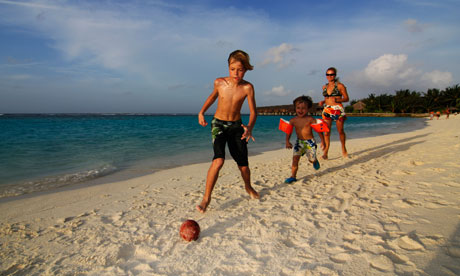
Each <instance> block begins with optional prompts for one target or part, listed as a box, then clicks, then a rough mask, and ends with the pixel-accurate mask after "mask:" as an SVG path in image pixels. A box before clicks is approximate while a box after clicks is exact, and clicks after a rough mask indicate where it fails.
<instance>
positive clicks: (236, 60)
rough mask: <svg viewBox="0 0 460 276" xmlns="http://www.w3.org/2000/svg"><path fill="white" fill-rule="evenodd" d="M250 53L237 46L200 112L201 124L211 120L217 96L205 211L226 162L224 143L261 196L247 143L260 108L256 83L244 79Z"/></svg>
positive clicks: (203, 203) (248, 187)
mask: <svg viewBox="0 0 460 276" xmlns="http://www.w3.org/2000/svg"><path fill="white" fill-rule="evenodd" d="M252 69H253V66H252V65H251V64H250V62H249V55H248V54H247V53H245V52H243V51H241V50H236V51H234V52H232V53H231V54H230V56H229V57H228V71H229V76H228V77H222V78H217V79H216V80H215V81H214V89H213V91H212V93H211V95H210V96H209V97H208V99H207V100H206V101H205V103H204V105H203V107H202V108H201V110H200V113H199V114H198V122H199V124H200V125H202V126H206V125H207V124H208V123H207V122H206V120H205V118H204V113H205V112H206V110H208V108H209V107H210V106H211V105H212V104H213V103H214V102H215V101H216V100H217V110H216V113H215V114H214V118H213V119H212V122H211V134H212V141H213V148H214V157H213V160H212V163H211V166H210V167H209V170H208V175H207V178H206V189H205V192H204V196H203V200H202V201H201V203H200V205H197V206H196V208H197V210H198V211H199V212H201V213H204V212H205V211H206V208H207V207H208V205H209V203H210V202H211V193H212V190H213V189H214V185H215V184H216V182H217V178H218V176H219V171H220V169H221V168H222V166H223V165H224V160H225V145H226V144H227V143H228V148H229V151H230V154H231V156H232V157H233V159H234V160H235V161H236V163H237V165H238V168H239V170H240V172H241V176H242V177H243V181H244V185H245V188H246V192H247V193H248V194H249V195H250V197H251V198H254V199H258V198H259V194H258V193H257V192H256V191H255V190H254V189H253V188H252V186H251V172H250V170H249V164H248V149H247V143H248V141H249V139H252V140H253V141H254V137H252V129H253V128H254V124H255V123H256V118H257V111H256V101H255V96H254V87H253V86H252V84H251V83H249V82H247V81H245V80H244V79H243V77H244V74H245V73H246V71H247V70H252ZM245 99H248V105H249V112H250V115H249V123H248V125H243V123H242V121H241V113H240V112H241V107H242V105H243V103H244V100H245Z"/></svg>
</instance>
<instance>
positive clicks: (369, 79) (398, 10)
mask: <svg viewBox="0 0 460 276" xmlns="http://www.w3.org/2000/svg"><path fill="white" fill-rule="evenodd" d="M459 6H460V1H459V0H438V1H427V0H388V1H373V0H369V1H361V0H358V1H336V0H331V1H310V0H298V1H271V0H266V1H258V0H257V1H251V0H245V1H240V0H236V1H211V0H207V1H206V0H188V1H186V0H180V1H174V0H168V1H166V0H164V1H163V0H158V1H157V0H152V1H111V0H105V1H84V0H78V1H65V0H59V1H22V0H19V1H12V0H11V1H10V0H0V113H36V112H39V113H40V112H44V113H57V112H102V113H106V112H147V113H165V112H166V113H198V111H199V110H200V108H201V106H202V104H203V103H204V101H205V99H206V98H207V97H208V95H209V94H210V93H211V90H212V83H213V81H214V79H215V78H217V77H222V76H227V75H228V67H227V58H228V54H229V53H230V52H232V51H233V50H235V49H242V50H244V51H246V52H247V53H248V54H249V55H250V56H251V62H252V64H253V65H254V66H255V68H254V70H253V71H249V72H247V73H246V76H245V79H246V80H248V81H250V82H252V83H253V85H254V87H255V91H256V102H257V105H258V106H264V105H277V104H289V103H291V102H292V99H293V98H295V97H297V96H299V95H302V94H305V95H310V96H311V97H312V98H313V100H314V101H315V102H317V101H320V100H321V99H322V97H321V86H322V85H323V84H324V83H325V82H326V78H325V76H324V73H325V70H326V69H327V68H328V67H330V66H334V67H336V68H337V69H338V75H339V77H340V79H341V81H342V82H343V83H344V84H345V85H346V86H347V88H348V92H349V95H350V98H351V99H360V98H364V97H367V96H368V95H369V94H370V93H374V94H381V93H394V91H396V90H398V89H410V90H415V91H420V92H426V90H427V89H428V88H439V89H444V88H445V87H448V86H452V85H455V84H458V83H460V81H459V80H460V67H459V66H458V65H459V64H460V51H459V50H460V46H459V45H460V28H459V27H460V19H459V18H460V16H458V15H459V14H460V8H459ZM213 108H214V109H213ZM213 108H212V109H210V111H211V112H212V111H213V110H215V106H214V107H213ZM247 110H248V109H247V105H245V106H244V109H243V112H247Z"/></svg>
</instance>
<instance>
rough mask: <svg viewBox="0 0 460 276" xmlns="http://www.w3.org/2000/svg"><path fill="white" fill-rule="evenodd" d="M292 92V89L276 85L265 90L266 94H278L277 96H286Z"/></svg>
mask: <svg viewBox="0 0 460 276" xmlns="http://www.w3.org/2000/svg"><path fill="white" fill-rule="evenodd" d="M291 94H292V91H290V90H286V89H285V88H284V86H282V85H280V86H275V87H273V88H272V90H271V91H267V92H265V95H267V96H276V97H284V96H289V95H291Z"/></svg>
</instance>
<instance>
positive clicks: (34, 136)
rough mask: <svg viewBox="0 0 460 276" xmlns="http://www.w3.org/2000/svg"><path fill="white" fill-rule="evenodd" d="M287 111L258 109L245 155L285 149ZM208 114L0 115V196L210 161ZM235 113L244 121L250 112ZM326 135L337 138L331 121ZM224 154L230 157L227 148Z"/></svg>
mask: <svg viewBox="0 0 460 276" xmlns="http://www.w3.org/2000/svg"><path fill="white" fill-rule="evenodd" d="M291 117H292V116H287V115H281V116H278V115H271V116H258V118H257V122H256V125H255V128H254V130H253V135H254V137H255V139H256V141H255V142H252V141H251V142H250V143H249V146H248V148H249V155H250V156H251V155H255V154H258V153H261V152H264V151H270V150H277V149H282V148H284V145H285V142H284V140H285V134H284V133H283V132H281V131H279V130H278V123H279V119H280V118H284V119H289V118H291ZM315 117H317V116H315ZM211 119H212V115H206V120H207V121H208V123H209V125H208V126H207V127H202V126H200V125H199V124H198V119H197V116H196V114H188V113H185V114H152V113H46V114H36V113H28V114H19V113H18V114H2V115H1V116H0V130H1V131H0V158H1V160H4V162H2V164H1V165H0V198H2V197H11V196H17V195H21V194H27V193H32V192H37V191H46V190H50V189H53V188H56V187H61V186H68V185H72V184H75V183H81V182H85V181H92V180H95V179H101V178H105V177H108V176H112V177H115V178H116V179H127V178H132V177H136V176H141V175H146V174H150V173H153V172H156V171H159V170H163V169H167V168H172V167H177V166H183V165H188V164H193V163H202V162H210V161H211V159H212V156H213V152H212V145H211V135H210V122H211ZM242 119H243V123H247V122H248V119H249V116H248V115H243V116H242ZM424 121H425V120H424V119H416V118H400V117H384V118H382V117H349V118H348V119H347V122H346V124H345V131H346V133H347V139H354V138H361V137H368V136H377V135H383V134H389V133H394V132H406V131H411V130H414V129H418V128H421V127H423V126H424ZM315 137H316V139H317V140H318V139H319V137H318V135H315ZM294 139H295V137H292V138H291V141H293V140H294ZM332 140H333V141H335V140H338V134H337V131H336V129H335V124H334V125H333V126H332ZM227 160H228V161H230V162H233V160H232V159H231V157H230V155H227ZM205 173H206V172H203V174H205Z"/></svg>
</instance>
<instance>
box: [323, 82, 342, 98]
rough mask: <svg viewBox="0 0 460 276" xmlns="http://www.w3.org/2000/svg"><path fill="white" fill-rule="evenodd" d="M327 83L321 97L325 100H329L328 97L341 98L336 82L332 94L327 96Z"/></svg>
mask: <svg viewBox="0 0 460 276" xmlns="http://www.w3.org/2000/svg"><path fill="white" fill-rule="evenodd" d="M327 85H328V84H327V83H326V85H325V86H324V90H323V96H324V97H325V98H329V97H341V96H342V93H340V91H339V88H337V82H335V85H334V89H332V93H331V94H328V93H327Z"/></svg>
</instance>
